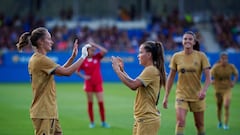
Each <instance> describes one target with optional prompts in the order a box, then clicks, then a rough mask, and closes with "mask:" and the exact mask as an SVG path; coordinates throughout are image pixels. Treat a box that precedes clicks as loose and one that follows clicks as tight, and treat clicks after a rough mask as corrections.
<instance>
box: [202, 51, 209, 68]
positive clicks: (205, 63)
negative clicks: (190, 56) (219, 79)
mask: <svg viewBox="0 0 240 135" xmlns="http://www.w3.org/2000/svg"><path fill="white" fill-rule="evenodd" d="M201 58H202V68H203V69H206V68H211V65H210V63H209V61H208V58H207V56H206V55H205V54H204V53H201Z"/></svg>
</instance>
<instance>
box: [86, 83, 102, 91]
mask: <svg viewBox="0 0 240 135" xmlns="http://www.w3.org/2000/svg"><path fill="white" fill-rule="evenodd" d="M84 90H85V91H86V92H102V91H103V86H102V83H96V84H93V83H91V82H85V83H84Z"/></svg>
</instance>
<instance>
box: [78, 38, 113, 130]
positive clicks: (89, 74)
mask: <svg viewBox="0 0 240 135" xmlns="http://www.w3.org/2000/svg"><path fill="white" fill-rule="evenodd" d="M89 45H91V47H90V48H89V49H88V52H89V55H88V57H87V58H86V59H85V60H84V62H83V64H82V65H81V66H80V67H79V68H78V70H77V71H76V74H77V75H78V76H80V77H81V78H83V79H84V90H85V92H86V95H87V104H88V106H87V107H88V116H89V119H90V125H89V127H90V128H94V127H95V123H94V112H93V96H94V95H96V97H97V102H98V107H99V113H100V117H101V122H102V123H101V126H102V127H104V128H109V127H110V126H109V125H108V124H107V123H106V122H105V108H104V99H103V79H102V74H101V60H102V58H103V57H104V55H105V54H106V53H107V50H106V49H105V48H104V47H102V46H100V45H97V44H95V43H93V42H89ZM96 49H98V50H99V52H97V53H96ZM81 70H83V71H84V74H83V73H81Z"/></svg>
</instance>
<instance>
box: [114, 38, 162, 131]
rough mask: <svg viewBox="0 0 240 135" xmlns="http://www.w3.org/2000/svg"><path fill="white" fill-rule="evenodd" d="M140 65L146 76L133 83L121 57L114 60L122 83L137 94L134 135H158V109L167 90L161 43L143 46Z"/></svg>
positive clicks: (140, 50) (146, 43)
mask: <svg viewBox="0 0 240 135" xmlns="http://www.w3.org/2000/svg"><path fill="white" fill-rule="evenodd" d="M138 59H139V63H140V64H141V65H142V66H144V69H143V71H142V73H141V74H140V75H139V76H138V77H137V78H136V79H132V78H131V77H130V76H128V74H127V73H126V72H125V71H124V64H123V61H122V59H121V58H120V57H114V56H113V57H112V66H113V69H114V71H115V72H116V74H117V76H118V77H119V78H120V80H121V81H122V82H123V83H124V84H125V85H126V86H128V87H129V88H130V89H132V90H133V91H136V94H137V96H136V98H135V104H134V119H135V122H134V126H133V135H157V134H158V130H159V127H160V113H159V111H158V109H157V107H156V106H157V104H158V99H159V94H160V89H161V87H165V80H166V73H165V67H164V50H163V45H162V43H160V42H154V41H146V42H144V43H142V44H141V45H140V48H139V54H138Z"/></svg>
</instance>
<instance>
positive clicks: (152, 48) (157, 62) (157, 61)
mask: <svg viewBox="0 0 240 135" xmlns="http://www.w3.org/2000/svg"><path fill="white" fill-rule="evenodd" d="M143 45H144V49H145V50H146V51H147V52H151V54H152V61H153V65H154V66H156V67H157V69H158V70H159V73H160V85H161V86H164V87H165V83H166V71H165V65H164V48H163V45H162V43H161V42H154V41H146V42H144V43H143Z"/></svg>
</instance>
